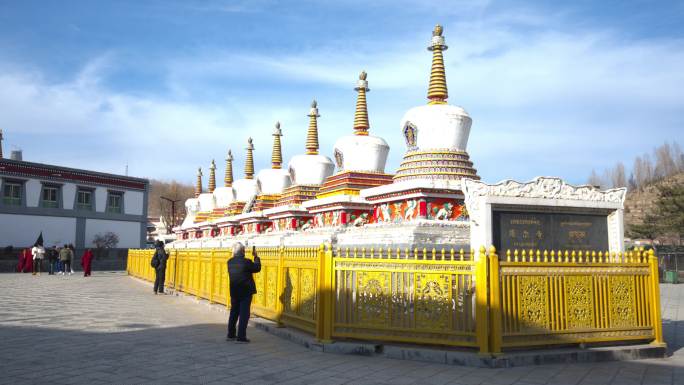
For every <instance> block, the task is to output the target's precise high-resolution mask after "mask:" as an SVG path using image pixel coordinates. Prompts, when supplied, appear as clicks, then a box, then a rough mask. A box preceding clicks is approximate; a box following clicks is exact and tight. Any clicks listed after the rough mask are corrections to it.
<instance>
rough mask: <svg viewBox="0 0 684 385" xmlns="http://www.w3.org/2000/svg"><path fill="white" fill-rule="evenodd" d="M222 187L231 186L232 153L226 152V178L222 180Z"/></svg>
mask: <svg viewBox="0 0 684 385" xmlns="http://www.w3.org/2000/svg"><path fill="white" fill-rule="evenodd" d="M223 183H224V186H226V187H232V186H233V152H232V151H230V150H228V157H226V176H225V177H224V178H223Z"/></svg>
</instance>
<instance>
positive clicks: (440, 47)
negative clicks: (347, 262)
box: [181, 25, 479, 229]
mask: <svg viewBox="0 0 684 385" xmlns="http://www.w3.org/2000/svg"><path fill="white" fill-rule="evenodd" d="M446 49H447V46H446V45H445V42H444V37H443V36H442V27H441V26H439V25H438V26H436V27H435V30H434V31H433V36H432V39H431V42H430V45H429V46H428V50H430V51H432V52H433V60H432V69H431V76H430V86H429V90H428V104H426V105H422V106H418V107H414V108H412V109H410V110H409V111H407V112H406V113H405V114H404V116H403V118H402V119H401V124H400V127H401V133H402V135H403V136H404V138H405V140H406V144H407V147H408V149H407V152H406V155H405V156H404V160H405V163H407V162H408V163H411V165H412V166H411V167H408V169H409V170H403V171H402V169H401V168H400V171H399V173H397V175H396V176H395V181H394V183H393V184H392V185H395V186H394V187H396V189H397V190H401V186H399V185H401V184H411V185H415V184H416V183H418V184H420V183H421V181H422V182H424V183H430V184H434V183H435V182H439V181H443V182H445V183H446V184H449V185H452V183H448V182H457V181H458V180H459V179H460V178H461V175H459V173H457V172H439V171H445V170H446V171H454V170H455V167H461V166H462V163H463V161H462V160H458V161H451V160H450V159H453V158H454V157H456V156H458V157H462V156H465V158H466V161H467V157H468V155H467V152H466V146H467V143H468V137H469V134H470V127H471V124H472V120H471V118H470V116H469V115H468V113H467V112H466V111H465V110H464V109H463V108H461V107H458V106H452V105H448V104H447V102H446V99H447V97H448V93H447V88H446V76H445V70H444V63H443V58H442V52H443V51H444V50H446ZM355 90H356V91H357V92H358V98H357V108H356V116H355V121H354V130H355V132H354V134H352V135H346V136H343V137H341V138H339V139H338V140H337V141H336V142H335V145H334V149H333V150H334V154H335V160H336V163H337V167H338V172H345V171H354V172H363V173H384V171H385V163H386V160H387V155H388V153H389V145H388V144H387V142H386V141H385V140H384V139H382V138H380V137H377V136H373V135H370V134H369V133H368V129H369V124H368V116H367V112H366V92H367V91H369V89H368V82H367V80H366V74H365V72H362V73H361V76H360V77H359V80H358V83H357V86H356V87H355ZM308 116H309V118H310V124H309V130H308V134H307V142H306V150H307V152H306V153H305V154H301V155H295V156H294V157H292V159H291V160H290V162H289V163H288V167H287V169H286V170H285V169H281V168H280V164H279V163H278V162H275V160H276V158H278V159H280V158H281V155H280V153H279V152H280V139H279V137H280V136H281V135H282V134H281V131H280V125H279V124H276V129H275V132H274V133H273V136H274V138H275V141H277V146H276V143H274V153H273V159H274V162H273V167H272V168H271V169H265V170H260V171H259V173H258V174H257V176H256V179H254V178H252V177H251V175H249V174H250V173H251V172H253V171H252V170H253V160H252V158H251V157H252V150H253V146H252V143H251V138H250V139H249V143H248V147H247V164H246V165H245V171H246V176H245V178H242V179H238V180H236V181H235V182H233V183H232V185H230V183H226V184H227V186H222V187H217V188H216V189H214V191H213V192H201V193H200V194H199V195H198V196H197V197H196V198H191V199H188V200H187V201H186V212H187V215H186V219H185V221H184V222H183V225H182V226H181V227H182V228H183V229H185V228H189V227H195V226H197V225H198V224H193V222H194V219H195V215H196V214H197V212H208V211H212V210H213V209H214V208H223V207H227V206H229V205H230V203H231V202H234V201H241V202H249V201H250V200H253V199H254V197H255V196H256V195H258V194H265V195H277V194H281V193H282V192H283V190H284V189H285V188H287V187H288V186H290V185H321V184H322V183H323V182H324V181H325V179H326V178H327V177H329V176H331V175H332V174H333V172H334V170H335V164H334V163H333V161H332V160H331V159H330V158H329V157H327V156H324V155H321V154H319V153H318V131H317V118H318V116H319V114H318V108H317V104H316V102H315V101H314V102H313V103H312V106H311V110H310V113H309V114H308ZM276 152H278V153H277V154H276ZM425 154H427V155H428V156H431V158H430V160H428V161H423V162H422V161H421V160H420V158H421V157H422V156H424V155H425ZM449 156H451V158H449ZM416 157H418V160H416ZM435 159H437V160H436V161H435ZM227 161H228V164H229V165H228V166H227V167H232V166H230V164H232V163H231V162H232V155H231V154H230V151H229V155H228V159H227ZM428 163H430V164H428ZM452 163H453V164H452ZM435 164H436V165H437V166H440V165H442V166H445V165H446V166H445V167H446V168H444V167H442V168H440V167H435ZM413 165H415V167H414V166H413ZM470 165H472V163H470ZM402 166H403V164H402ZM212 167H213V168H215V165H214V164H213V161H212ZM250 167H251V170H250ZM466 167H467V166H466ZM435 171H436V172H435ZM471 171H472V175H475V170H474V169H471ZM411 172H413V173H415V175H410V173H411ZM230 173H231V179H232V169H231V170H230ZM402 173H403V174H402ZM226 174H228V172H227V173H226ZM200 175H201V174H200ZM227 177H228V176H227ZM478 179H479V178H478ZM198 182H199V183H201V179H200V176H199V175H198ZM424 183H423V184H424ZM454 185H458V186H460V183H458V184H454ZM386 187H388V186H385V188H386ZM200 189H201V187H200Z"/></svg>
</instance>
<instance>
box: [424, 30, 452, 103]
mask: <svg viewBox="0 0 684 385" xmlns="http://www.w3.org/2000/svg"><path fill="white" fill-rule="evenodd" d="M443 31H444V29H443V28H442V26H441V25H439V24H437V25H436V26H435V29H434V30H433V31H432V40H431V42H430V46H428V51H432V70H431V71H430V87H429V88H428V95H427V97H428V104H446V100H447V98H448V97H449V92H448V91H447V84H446V72H445V71H444V58H443V56H442V51H446V50H447V48H449V47H447V46H446V44H444V36H442V32H443Z"/></svg>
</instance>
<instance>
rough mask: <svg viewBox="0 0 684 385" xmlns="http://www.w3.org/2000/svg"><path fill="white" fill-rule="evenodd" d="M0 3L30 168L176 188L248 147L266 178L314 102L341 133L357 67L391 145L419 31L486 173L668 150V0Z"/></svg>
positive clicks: (416, 66) (527, 171) (1, 93)
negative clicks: (467, 118) (442, 65)
mask: <svg viewBox="0 0 684 385" xmlns="http://www.w3.org/2000/svg"><path fill="white" fill-rule="evenodd" d="M560 3H561V2H551V1H549V2H535V1H506V2H496V1H477V0H474V1H426V0H423V1H416V2H411V1H402V0H395V1H374V2H366V1H346V0H342V1H311V2H286V3H285V2H276V1H267V0H253V1H178V2H173V1H110V2H104V1H62V2H56V1H55V2H52V1H28V0H24V1H9V0H0V128H2V129H3V130H4V132H5V138H6V140H5V142H4V150H5V152H7V153H8V152H9V151H10V150H11V149H15V148H21V149H22V150H23V151H24V159H25V160H30V161H37V162H44V163H52V164H59V165H64V166H71V167H82V168H88V169H93V170H98V171H104V172H113V173H123V172H124V170H125V165H126V164H128V165H129V173H130V174H131V175H134V176H141V177H150V178H158V179H176V180H180V181H183V182H187V183H192V182H193V181H194V175H195V172H196V169H197V167H198V166H202V167H203V168H206V167H208V165H209V162H210V161H211V159H212V158H215V159H216V160H217V164H218V165H219V171H218V172H219V175H222V173H223V165H224V161H223V159H224V158H225V153H226V151H227V149H228V148H232V149H233V153H234V154H235V155H236V165H235V166H234V167H235V170H236V177H239V176H241V174H242V167H243V159H244V147H245V144H246V139H247V137H248V136H252V137H254V143H255V146H256V152H255V160H256V163H257V164H256V166H257V168H264V167H269V164H270V163H269V162H270V150H271V143H272V137H271V136H270V133H271V132H272V129H273V125H274V123H275V121H276V120H280V121H281V124H282V129H283V133H284V135H285V136H284V137H283V145H284V158H285V159H289V158H290V157H291V156H293V155H295V154H299V153H303V152H304V141H305V135H306V127H307V121H308V118H307V117H306V114H307V113H308V106H309V104H310V102H311V100H312V99H313V98H316V99H317V100H318V102H319V110H320V113H321V118H320V120H319V129H320V142H321V152H322V153H323V154H326V155H328V156H331V155H332V146H333V143H334V142H335V140H336V139H337V138H338V137H340V136H342V135H346V134H348V133H351V132H352V123H353V113H354V106H355V92H354V91H353V88H354V85H355V81H356V79H357V76H358V73H359V72H360V71H361V70H366V71H367V72H368V80H369V83H370V88H371V92H370V93H369V95H368V108H369V116H370V122H371V133H372V134H374V135H378V136H381V137H383V138H385V140H387V142H388V143H389V144H390V147H391V150H390V156H389V159H388V165H387V168H386V170H387V171H388V172H391V173H393V172H395V171H396V169H397V167H398V165H399V163H400V161H401V158H402V156H403V154H404V151H405V149H406V148H405V145H404V142H403V139H402V136H401V130H400V127H399V121H400V119H401V117H402V115H403V114H404V112H405V111H406V110H408V109H409V108H411V107H413V106H417V105H422V104H424V103H425V102H426V99H425V95H426V91H427V83H428V77H429V71H430V60H431V56H430V53H429V52H428V51H427V50H426V46H427V43H428V41H429V39H430V35H431V31H432V28H433V26H434V24H436V23H440V24H442V25H444V28H445V37H446V41H447V44H448V45H449V50H448V51H446V53H445V62H446V71H447V81H448V86H449V96H450V97H449V103H450V104H456V105H460V106H462V107H464V108H465V109H466V110H467V111H468V112H469V114H470V115H471V117H472V118H473V126H472V130H471V134H470V141H469V144H468V152H469V153H470V155H471V158H472V159H473V161H474V163H475V167H476V168H477V169H478V171H479V174H480V175H481V176H482V178H483V179H484V180H485V181H488V182H496V181H499V180H502V179H508V178H510V179H517V180H528V179H531V178H533V177H535V176H538V175H553V176H560V177H562V178H565V179H567V180H568V181H570V182H572V183H584V182H586V179H587V177H588V175H589V174H590V172H591V170H592V168H595V169H597V170H599V171H600V170H603V169H604V168H606V167H610V166H612V165H614V164H615V163H616V162H617V161H623V162H625V163H626V165H627V167H628V169H629V168H630V167H631V162H632V160H633V159H634V157H635V156H636V155H640V154H641V153H644V152H648V151H650V150H651V149H652V148H653V147H655V146H658V145H660V144H662V143H663V142H665V141H671V140H677V141H679V143H680V144H684V143H682V142H684V141H683V140H682V139H683V138H684V135H682V132H684V70H683V69H684V2H682V1H658V2H647V1H574V2H571V3H568V4H560Z"/></svg>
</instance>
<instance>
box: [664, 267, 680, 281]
mask: <svg viewBox="0 0 684 385" xmlns="http://www.w3.org/2000/svg"><path fill="white" fill-rule="evenodd" d="M665 283H679V276H678V273H677V272H676V271H674V270H665Z"/></svg>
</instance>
